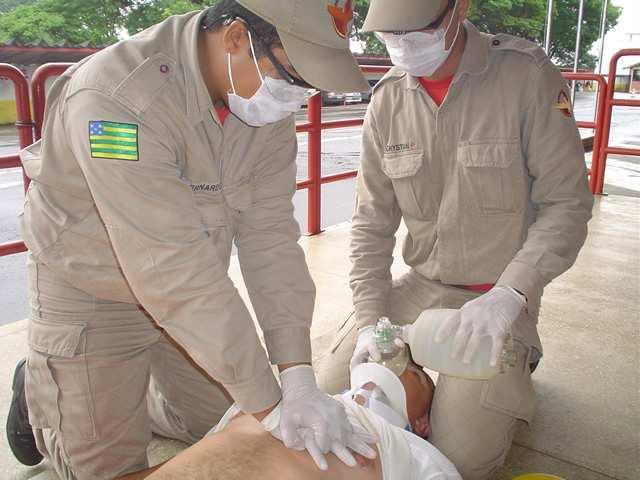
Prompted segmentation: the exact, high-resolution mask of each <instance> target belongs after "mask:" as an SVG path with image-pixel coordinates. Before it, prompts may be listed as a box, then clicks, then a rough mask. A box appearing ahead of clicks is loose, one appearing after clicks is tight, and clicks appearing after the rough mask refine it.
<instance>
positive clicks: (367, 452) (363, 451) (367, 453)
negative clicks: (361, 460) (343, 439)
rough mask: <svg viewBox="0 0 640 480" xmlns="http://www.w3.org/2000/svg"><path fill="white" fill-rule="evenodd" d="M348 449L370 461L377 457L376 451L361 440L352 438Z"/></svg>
mask: <svg viewBox="0 0 640 480" xmlns="http://www.w3.org/2000/svg"><path fill="white" fill-rule="evenodd" d="M372 443H373V442H372ZM347 447H349V448H350V449H351V450H353V451H354V452H356V453H359V454H360V455H362V456H363V457H366V458H368V459H370V460H373V459H374V458H376V457H377V454H376V451H375V450H374V449H373V448H371V447H370V446H369V445H367V444H366V443H365V442H363V441H362V440H361V439H359V438H352V439H351V441H350V442H349V443H348V444H347Z"/></svg>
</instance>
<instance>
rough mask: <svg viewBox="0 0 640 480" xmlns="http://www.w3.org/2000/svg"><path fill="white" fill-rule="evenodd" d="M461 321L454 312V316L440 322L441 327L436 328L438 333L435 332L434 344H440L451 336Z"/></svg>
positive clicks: (459, 316)
mask: <svg viewBox="0 0 640 480" xmlns="http://www.w3.org/2000/svg"><path fill="white" fill-rule="evenodd" d="M461 319H462V317H461V315H460V312H456V313H455V314H454V315H451V316H450V317H449V318H447V320H445V321H444V322H442V325H440V328H438V331H437V332H436V338H435V342H436V343H442V342H444V341H445V340H446V339H447V338H449V337H450V336H451V335H453V332H455V331H456V329H458V327H459V325H460V321H461Z"/></svg>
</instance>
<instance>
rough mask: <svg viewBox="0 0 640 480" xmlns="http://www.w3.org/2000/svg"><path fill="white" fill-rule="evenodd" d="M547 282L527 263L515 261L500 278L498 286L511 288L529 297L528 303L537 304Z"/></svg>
mask: <svg viewBox="0 0 640 480" xmlns="http://www.w3.org/2000/svg"><path fill="white" fill-rule="evenodd" d="M546 283H547V282H545V280H544V278H542V276H541V275H540V273H538V271H537V270H536V269H535V268H533V267H531V266H529V265H527V264H526V263H522V262H518V261H513V262H511V263H510V264H509V265H507V268H506V269H505V271H504V272H502V275H500V278H499V279H498V282H497V285H504V286H507V287H511V288H513V289H515V290H517V291H518V292H521V293H523V294H524V296H525V297H527V302H529V303H530V302H536V300H537V299H538V298H540V297H541V296H542V290H543V289H544V287H545V285H546Z"/></svg>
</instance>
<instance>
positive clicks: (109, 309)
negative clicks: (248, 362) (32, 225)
mask: <svg viewBox="0 0 640 480" xmlns="http://www.w3.org/2000/svg"><path fill="white" fill-rule="evenodd" d="M28 278H29V289H30V303H31V316H30V322H29V354H28V357H27V370H26V392H27V404H28V407H29V420H30V422H31V424H32V426H33V427H34V434H35V437H36V442H37V445H38V449H39V450H40V451H41V453H42V454H43V455H44V456H45V458H46V459H48V460H49V461H50V462H51V464H52V465H53V467H54V468H55V470H56V472H57V473H58V475H59V476H60V477H61V478H62V479H64V480H71V479H74V480H75V479H77V480H98V479H100V480H106V479H112V478H115V477H118V476H120V475H123V474H125V473H129V472H133V471H137V470H141V469H144V468H146V467H147V466H148V460H147V445H148V443H149V441H150V440H151V432H155V433H158V434H160V435H162V436H165V437H170V438H175V439H179V440H182V441H185V442H189V443H193V442H195V441H197V440H198V439H199V438H201V437H202V436H203V435H204V434H205V433H206V432H207V431H208V430H209V429H210V428H211V427H212V426H213V425H214V424H215V423H216V422H217V421H218V420H219V419H220V417H221V416H222V415H223V413H224V412H225V411H226V409H227V408H228V406H229V405H230V402H229V400H228V398H227V396H226V394H225V392H224V391H223V390H222V389H221V388H220V387H219V386H218V385H217V384H216V383H215V382H213V381H212V380H211V379H210V378H209V377H207V376H206V375H205V374H203V373H202V371H200V370H199V369H197V367H195V366H194V364H192V363H191V362H190V360H189V359H188V357H187V356H185V355H184V354H183V353H182V352H181V351H180V350H179V349H178V348H176V347H175V346H174V344H173V343H172V342H171V341H170V339H169V338H168V337H167V336H166V335H165V334H164V333H163V332H162V330H160V329H158V328H157V327H156V326H155V324H154V322H153V321H152V320H151V319H150V318H149V317H148V316H147V315H146V314H145V313H144V312H143V311H142V310H141V309H140V308H139V307H137V306H136V305H132V304H126V303H118V302H111V301H105V300H100V299H98V298H95V297H93V296H91V295H88V294H87V293H85V292H83V291H81V290H79V289H77V288H74V287H73V286H71V285H70V284H68V283H66V282H65V281H64V280H62V279H60V278H59V277H57V276H55V275H53V274H52V273H51V271H50V270H49V269H48V268H47V267H46V266H44V265H43V264H37V263H35V262H33V261H31V260H30V261H29V264H28Z"/></svg>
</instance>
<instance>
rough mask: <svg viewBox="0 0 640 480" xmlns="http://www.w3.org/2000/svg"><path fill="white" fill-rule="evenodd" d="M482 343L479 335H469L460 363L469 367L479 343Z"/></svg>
mask: <svg viewBox="0 0 640 480" xmlns="http://www.w3.org/2000/svg"><path fill="white" fill-rule="evenodd" d="M481 341H482V337H481V336H480V335H471V338H470V339H469V343H467V348H466V349H465V351H464V357H463V358H462V363H465V364H467V365H469V364H470V363H471V360H473V357H474V356H475V355H476V352H477V351H478V347H479V346H480V342H481Z"/></svg>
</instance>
